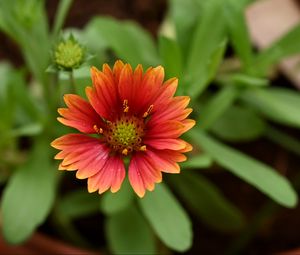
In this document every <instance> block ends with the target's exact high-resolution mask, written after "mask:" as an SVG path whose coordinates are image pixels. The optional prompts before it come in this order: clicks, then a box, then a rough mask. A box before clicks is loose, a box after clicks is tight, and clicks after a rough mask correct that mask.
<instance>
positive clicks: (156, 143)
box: [143, 138, 187, 150]
mask: <svg viewBox="0 0 300 255" xmlns="http://www.w3.org/2000/svg"><path fill="white" fill-rule="evenodd" d="M143 143H145V144H146V145H149V146H151V147H152V148H155V149H157V150H164V149H169V150H183V149H185V148H186V147H187V142H185V141H183V140H181V139H174V138H171V139H168V138H163V139H144V141H143Z"/></svg>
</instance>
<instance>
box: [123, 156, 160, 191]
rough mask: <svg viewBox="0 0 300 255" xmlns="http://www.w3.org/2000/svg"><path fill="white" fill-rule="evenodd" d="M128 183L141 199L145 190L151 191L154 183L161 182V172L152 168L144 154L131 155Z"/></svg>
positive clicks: (150, 162)
mask: <svg viewBox="0 0 300 255" xmlns="http://www.w3.org/2000/svg"><path fill="white" fill-rule="evenodd" d="M128 176H129V181H130V184H131V186H132V187H133V189H134V191H135V192H136V193H137V194H138V196H140V197H143V196H144V194H145V190H146V189H147V190H150V191H152V190H153V189H154V185H155V183H159V182H161V180H162V175H161V172H160V171H159V170H158V169H156V168H155V167H154V164H153V162H152V160H151V158H148V157H147V155H146V154H145V153H144V152H139V153H136V154H135V155H133V157H132V158H131V161H130V164H129V171H128Z"/></svg>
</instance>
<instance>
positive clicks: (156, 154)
mask: <svg viewBox="0 0 300 255" xmlns="http://www.w3.org/2000/svg"><path fill="white" fill-rule="evenodd" d="M146 154H147V155H148V156H149V157H150V158H151V159H152V160H153V162H154V163H155V164H156V167H157V168H158V169H159V170H160V171H162V172H166V173H179V172H180V167H179V165H178V164H177V162H183V161H185V160H186V156H184V155H183V154H181V153H180V152H177V151H172V150H155V149H152V148H151V149H147V151H146Z"/></svg>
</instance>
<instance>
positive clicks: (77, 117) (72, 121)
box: [57, 94, 101, 134]
mask: <svg viewBox="0 0 300 255" xmlns="http://www.w3.org/2000/svg"><path fill="white" fill-rule="evenodd" d="M64 101H65V103H66V105H67V106H68V108H59V109H58V113H59V114H60V115H61V116H62V117H63V118H62V117H58V118H57V119H58V121H60V122H61V123H62V124H64V125H66V126H70V127H73V128H76V129H77V130H79V131H81V132H84V133H89V134H92V133H95V130H94V128H93V127H94V125H97V126H100V125H101V119H100V118H99V115H98V114H97V113H96V112H95V110H94V109H93V107H92V106H91V105H90V104H89V103H88V102H86V101H85V100H84V99H83V98H81V97H80V96H77V95H73V94H67V95H65V96H64Z"/></svg>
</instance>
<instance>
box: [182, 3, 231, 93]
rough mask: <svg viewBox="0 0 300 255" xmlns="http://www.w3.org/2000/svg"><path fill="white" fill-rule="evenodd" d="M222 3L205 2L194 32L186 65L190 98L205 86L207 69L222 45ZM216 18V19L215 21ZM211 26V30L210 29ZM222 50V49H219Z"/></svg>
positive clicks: (208, 74)
mask: <svg viewBox="0 0 300 255" xmlns="http://www.w3.org/2000/svg"><path fill="white" fill-rule="evenodd" d="M222 8H223V7H222V1H215V0H214V1H206V2H205V4H203V10H202V15H201V16H200V17H199V20H198V24H197V27H196V29H195V31H194V33H193V34H194V36H193V39H192V44H191V48H190V50H189V52H188V59H187V64H186V70H185V73H186V75H187V76H186V82H187V84H188V85H189V87H188V90H187V91H188V92H190V96H193V97H196V96H197V95H199V94H200V93H201V92H202V91H203V90H204V89H205V88H206V86H207V84H208V81H209V76H211V73H210V72H209V71H208V67H209V65H210V63H211V58H212V56H213V55H215V54H216V53H215V52H216V51H220V50H219V48H220V45H224V40H225V38H226V36H225V19H224V15H222ZM216 17H218V18H217V19H216ZM212 24H213V29H212ZM221 49H222V47H221Z"/></svg>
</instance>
